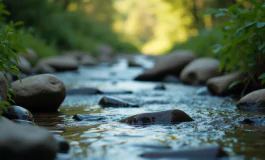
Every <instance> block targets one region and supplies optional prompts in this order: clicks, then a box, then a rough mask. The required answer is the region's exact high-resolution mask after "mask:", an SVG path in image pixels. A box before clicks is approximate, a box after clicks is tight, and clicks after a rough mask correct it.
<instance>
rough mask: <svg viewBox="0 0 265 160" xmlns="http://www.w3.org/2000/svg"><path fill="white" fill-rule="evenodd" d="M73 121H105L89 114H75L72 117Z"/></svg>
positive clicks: (101, 117) (100, 117)
mask: <svg viewBox="0 0 265 160" xmlns="http://www.w3.org/2000/svg"><path fill="white" fill-rule="evenodd" d="M73 119H75V120H77V121H83V120H84V121H100V120H104V119H106V118H105V117H103V116H93V115H90V114H76V115H74V117H73Z"/></svg>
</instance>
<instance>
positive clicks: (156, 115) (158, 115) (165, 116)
mask: <svg viewBox="0 0 265 160" xmlns="http://www.w3.org/2000/svg"><path fill="white" fill-rule="evenodd" d="M190 121H193V119H192V118H191V117H190V116H189V115H188V114H186V113H185V112H183V111H181V110H177V109H175V110H167V111H161V112H152V113H141V114H137V115H134V116H131V117H128V118H125V119H123V120H121V121H120V122H123V123H128V124H132V125H147V124H176V123H180V122H190Z"/></svg>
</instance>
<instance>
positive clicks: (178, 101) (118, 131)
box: [35, 64, 265, 160]
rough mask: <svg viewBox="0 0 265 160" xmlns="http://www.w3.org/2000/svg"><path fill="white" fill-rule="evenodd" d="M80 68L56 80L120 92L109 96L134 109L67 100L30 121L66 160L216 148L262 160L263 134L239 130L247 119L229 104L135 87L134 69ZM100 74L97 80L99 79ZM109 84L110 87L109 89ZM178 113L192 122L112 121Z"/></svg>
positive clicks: (188, 90)
mask: <svg viewBox="0 0 265 160" xmlns="http://www.w3.org/2000/svg"><path fill="white" fill-rule="evenodd" d="M120 66H123V67H121V68H119V69H117V68H116V69H115V67H117V66H113V67H104V66H103V67H102V66H101V67H95V68H81V69H80V70H79V72H78V73H76V72H66V73H59V74H57V76H58V77H60V78H61V79H62V80H63V81H64V83H65V84H66V85H67V86H69V87H73V86H74V87H80V86H84V87H95V88H99V89H123V90H130V91H133V93H132V94H117V95H116V94H115V97H117V98H121V99H124V100H127V101H130V102H134V103H137V104H139V105H140V107H139V108H101V107H100V106H99V105H98V102H99V100H100V99H101V98H102V97H103V96H104V95H68V96H67V97H66V99H65V101H64V102H63V104H62V106H61V108H60V111H59V112H58V113H52V114H38V115H35V122H36V123H37V124H39V125H42V126H45V127H47V128H49V129H50V130H51V131H52V132H53V133H55V134H59V135H62V136H63V137H65V138H66V139H67V140H68V141H69V142H70V144H71V150H70V155H71V159H110V160H112V159H115V160H119V159H121V160H122V159H125V158H126V159H143V158H142V157H140V156H139V155H140V154H142V153H143V152H148V151H164V150H165V151H166V150H179V149H189V148H194V147H195V148H196V147H201V146H204V145H210V144H219V145H220V146H222V147H223V148H224V150H225V151H226V152H228V154H229V155H230V157H231V158H232V159H251V158H253V157H256V158H257V159H264V158H265V152H264V149H265V128H264V127H255V126H251V125H247V124H241V123H240V121H241V120H242V119H244V118H246V117H249V116H251V114H250V113H242V112H239V111H238V110H237V109H236V107H235V103H236V101H234V100H233V99H232V98H229V97H223V98H221V97H215V96H211V95H197V94H196V91H197V90H198V89H199V87H191V86H185V85H182V84H177V83H176V84H174V83H165V86H166V88H167V90H154V89H153V88H154V86H155V85H157V83H153V82H135V81H132V80H131V79H133V77H134V76H136V75H137V74H139V73H141V72H142V69H140V68H127V67H124V65H121V64H120ZM99 73H100V74H99ZM113 82H115V83H113ZM170 109H181V110H182V111H184V112H186V113H187V114H188V115H190V116H191V117H192V118H193V119H194V120H195V121H193V122H183V123H180V124H173V125H145V126H132V125H127V124H122V123H119V122H118V121H119V120H121V119H123V118H126V117H129V116H132V115H134V114H138V113H143V112H154V111H163V110H170ZM75 114H90V115H96V116H104V117H106V119H105V120H104V121H76V120H74V119H73V116H74V115H75Z"/></svg>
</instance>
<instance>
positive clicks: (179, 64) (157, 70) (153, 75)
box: [135, 50, 196, 81]
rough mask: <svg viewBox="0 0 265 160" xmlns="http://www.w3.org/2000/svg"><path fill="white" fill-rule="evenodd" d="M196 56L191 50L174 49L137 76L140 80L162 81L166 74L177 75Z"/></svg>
mask: <svg viewBox="0 0 265 160" xmlns="http://www.w3.org/2000/svg"><path fill="white" fill-rule="evenodd" d="M195 58H196V56H195V55H194V53H193V52H191V51H185V50H180V51H175V52H173V53H171V54H168V55H166V56H164V57H163V58H161V59H159V60H158V62H157V63H156V65H155V66H154V68H152V69H149V70H146V71H145V72H144V73H143V74H141V75H139V76H137V77H136V78H135V80H140V81H162V80H163V79H164V78H165V77H166V76H167V75H175V76H179V74H180V72H181V70H182V69H183V68H184V67H185V66H186V65H187V64H188V63H189V62H191V61H192V60H194V59H195Z"/></svg>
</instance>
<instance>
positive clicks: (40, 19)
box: [4, 0, 138, 52]
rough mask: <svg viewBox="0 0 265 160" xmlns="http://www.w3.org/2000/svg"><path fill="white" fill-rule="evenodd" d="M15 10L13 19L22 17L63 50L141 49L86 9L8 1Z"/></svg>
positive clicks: (30, 0) (32, 0)
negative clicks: (73, 9)
mask: <svg viewBox="0 0 265 160" xmlns="http://www.w3.org/2000/svg"><path fill="white" fill-rule="evenodd" d="M4 2H5V4H6V5H7V6H8V10H9V11H10V12H11V16H10V17H9V20H21V21H23V22H24V23H25V26H26V27H33V28H34V30H35V34H36V35H39V36H40V37H41V38H43V39H44V40H45V41H46V43H48V44H54V45H55V46H56V48H57V49H58V50H59V51H63V50H85V51H90V52H95V50H96V47H97V45H98V44H102V43H105V44H108V45H110V46H112V47H113V48H114V50H116V51H138V49H137V48H136V47H135V46H133V45H130V44H128V43H126V42H122V41H121V40H120V38H119V35H117V34H116V33H114V32H113V31H112V29H111V27H110V26H108V25H103V24H100V23H99V22H96V21H95V20H93V19H92V18H90V17H89V16H88V15H87V13H85V12H83V11H82V10H78V11H67V10H64V9H63V8H62V7H61V6H60V3H55V2H52V1H50V2H49V1H48V0H38V1H36V0H21V1H17V0H4Z"/></svg>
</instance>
